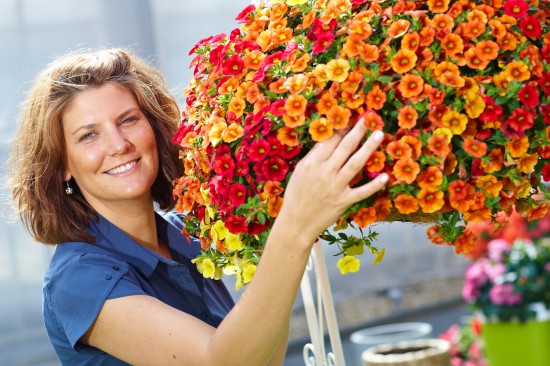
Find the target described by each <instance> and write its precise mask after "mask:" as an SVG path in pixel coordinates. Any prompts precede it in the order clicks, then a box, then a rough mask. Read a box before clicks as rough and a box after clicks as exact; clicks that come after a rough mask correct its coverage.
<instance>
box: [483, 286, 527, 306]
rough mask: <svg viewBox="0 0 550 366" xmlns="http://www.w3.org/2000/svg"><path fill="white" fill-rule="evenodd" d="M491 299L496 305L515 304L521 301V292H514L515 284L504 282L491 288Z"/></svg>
mask: <svg viewBox="0 0 550 366" xmlns="http://www.w3.org/2000/svg"><path fill="white" fill-rule="evenodd" d="M489 300H490V301H491V302H492V303H493V304H495V305H514V304H517V303H519V302H521V294H517V293H515V292H514V285H513V284H511V283H503V284H501V285H494V286H493V287H492V288H491V290H489Z"/></svg>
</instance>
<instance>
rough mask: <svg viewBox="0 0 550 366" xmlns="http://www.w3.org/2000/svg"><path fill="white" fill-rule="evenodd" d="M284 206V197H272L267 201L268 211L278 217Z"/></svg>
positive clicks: (270, 214)
mask: <svg viewBox="0 0 550 366" xmlns="http://www.w3.org/2000/svg"><path fill="white" fill-rule="evenodd" d="M282 206H283V198H282V197H279V196H277V197H271V198H270V199H269V200H268V201H267V213H268V214H269V216H271V217H277V215H279V211H281V207H282Z"/></svg>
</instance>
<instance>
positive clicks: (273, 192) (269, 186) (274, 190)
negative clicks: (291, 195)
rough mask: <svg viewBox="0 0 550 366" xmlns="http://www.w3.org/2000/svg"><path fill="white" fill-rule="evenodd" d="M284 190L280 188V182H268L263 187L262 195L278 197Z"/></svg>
mask: <svg viewBox="0 0 550 366" xmlns="http://www.w3.org/2000/svg"><path fill="white" fill-rule="evenodd" d="M284 190H285V189H284V188H283V187H281V182H275V181H272V180H269V181H267V182H266V183H265V185H264V189H263V193H265V194H266V196H267V197H277V196H280V195H281V194H282V193H283V192H284Z"/></svg>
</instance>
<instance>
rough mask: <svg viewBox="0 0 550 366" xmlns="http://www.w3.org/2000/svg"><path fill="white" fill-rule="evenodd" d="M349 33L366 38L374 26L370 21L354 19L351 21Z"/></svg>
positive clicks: (362, 38) (355, 36)
mask: <svg viewBox="0 0 550 366" xmlns="http://www.w3.org/2000/svg"><path fill="white" fill-rule="evenodd" d="M348 34H349V36H350V37H354V38H357V39H360V40H365V39H367V38H369V37H370V35H371V34H372V26H371V25H370V24H369V23H368V21H361V20H353V21H351V22H350V23H349V26H348Z"/></svg>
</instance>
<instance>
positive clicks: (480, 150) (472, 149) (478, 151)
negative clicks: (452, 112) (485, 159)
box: [462, 138, 487, 158]
mask: <svg viewBox="0 0 550 366" xmlns="http://www.w3.org/2000/svg"><path fill="white" fill-rule="evenodd" d="M462 148H463V149H464V151H466V152H467V153H468V154H470V155H471V156H473V157H474V158H481V157H482V156H485V154H487V144H486V143H485V142H481V141H478V140H474V139H472V138H465V139H464V143H463V144H462Z"/></svg>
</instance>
